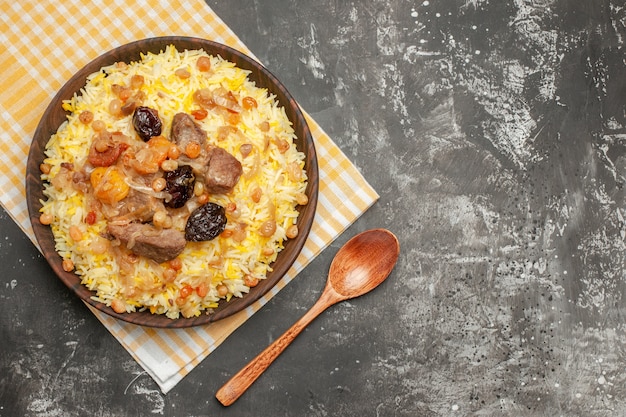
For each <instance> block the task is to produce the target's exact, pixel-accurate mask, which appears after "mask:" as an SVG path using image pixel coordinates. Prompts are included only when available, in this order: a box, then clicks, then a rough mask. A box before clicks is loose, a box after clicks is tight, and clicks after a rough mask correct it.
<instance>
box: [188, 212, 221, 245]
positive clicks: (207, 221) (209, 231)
mask: <svg viewBox="0 0 626 417" xmlns="http://www.w3.org/2000/svg"><path fill="white" fill-rule="evenodd" d="M225 228H226V211H225V210H224V207H222V206H220V205H219V204H215V203H206V204H205V205H202V206H200V207H198V208H197V209H195V210H194V211H192V212H191V215H189V218H188V219H187V225H186V226H185V239H186V240H187V241H188V242H204V241H206V240H212V239H215V238H216V237H217V236H219V234H220V233H222V232H223V231H224V229H225Z"/></svg>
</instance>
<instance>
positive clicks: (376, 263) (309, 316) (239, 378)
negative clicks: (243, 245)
mask: <svg viewBox="0 0 626 417" xmlns="http://www.w3.org/2000/svg"><path fill="white" fill-rule="evenodd" d="M399 254H400V244H399V243H398V239H397V238H396V237H395V236H394V234H393V233H391V232H390V231H388V230H385V229H373V230H368V231H365V232H362V233H360V234H358V235H356V236H354V237H353V238H352V239H350V240H349V241H348V242H347V243H346V244H345V245H344V246H343V247H342V248H341V249H339V251H338V252H337V254H336V255H335V258H334V259H333V261H332V263H331V264H330V271H329V273H328V281H327V282H326V287H325V288H324V291H323V292H322V294H321V296H320V298H319V299H318V300H317V302H316V303H315V304H314V305H313V307H311V309H310V310H309V311H308V312H307V313H306V314H305V315H304V316H302V318H301V319H300V320H298V321H297V322H296V323H294V325H293V326H291V328H289V329H288V330H287V331H286V332H285V333H283V335H282V336H280V337H279V338H278V339H276V340H275V341H274V342H273V343H272V344H271V345H269V346H268V347H267V348H265V350H264V351H262V352H261V353H259V355H258V356H257V357H256V358H254V359H253V360H252V361H250V363H248V364H247V365H246V366H245V367H244V368H242V369H241V370H240V371H239V372H237V373H236V374H235V375H234V376H233V377H232V378H231V379H230V380H229V381H228V382H226V383H225V384H224V386H222V388H220V389H219V390H218V391H217V394H216V395H215V397H216V398H217V399H218V401H219V402H221V403H222V404H223V405H225V406H228V405H231V404H232V403H234V402H235V401H236V400H237V399H238V398H239V397H240V396H241V395H242V394H243V393H244V392H245V391H246V390H247V389H248V388H249V387H250V385H252V383H253V382H254V381H256V379H257V378H258V377H259V376H260V375H261V374H262V373H263V372H264V371H265V370H266V369H267V368H268V367H269V366H270V364H271V363H272V362H273V361H274V359H276V358H277V357H278V355H280V354H281V353H282V351H283V350H285V348H286V347H287V346H289V344H290V343H291V342H292V341H293V340H294V339H295V338H296V336H298V334H300V332H302V330H304V328H305V327H306V326H307V325H308V324H309V323H311V322H312V321H313V319H315V318H316V317H317V316H319V315H320V313H322V312H323V311H324V310H326V309H327V308H328V307H330V306H332V305H333V304H336V303H338V302H339V301H344V300H348V299H350V298H355V297H358V296H360V295H363V294H365V293H367V292H369V291H371V290H373V289H374V288H376V287H377V286H378V285H379V284H380V283H381V282H383V281H384V280H385V279H386V278H387V277H388V276H389V274H390V273H391V270H392V269H393V267H394V265H395V264H396V261H397V260H398V256H399Z"/></svg>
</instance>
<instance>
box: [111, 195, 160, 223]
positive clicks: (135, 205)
mask: <svg viewBox="0 0 626 417" xmlns="http://www.w3.org/2000/svg"><path fill="white" fill-rule="evenodd" d="M116 209H117V215H116V216H115V218H116V220H122V219H123V220H127V221H129V222H133V221H139V222H141V223H145V222H149V221H150V220H152V216H153V215H154V213H155V212H157V211H159V210H165V206H164V205H163V200H161V199H160V198H156V197H153V196H151V195H148V194H146V193H142V192H141V191H137V190H134V189H131V190H130V192H129V193H128V196H127V197H126V198H125V199H123V200H121V201H120V202H119V203H117V206H116Z"/></svg>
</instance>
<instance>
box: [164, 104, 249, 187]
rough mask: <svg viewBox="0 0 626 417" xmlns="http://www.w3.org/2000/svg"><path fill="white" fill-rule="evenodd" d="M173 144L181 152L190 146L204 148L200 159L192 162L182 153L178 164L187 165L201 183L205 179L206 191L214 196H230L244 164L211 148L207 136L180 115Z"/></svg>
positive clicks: (218, 148)
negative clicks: (192, 144)
mask: <svg viewBox="0 0 626 417" xmlns="http://www.w3.org/2000/svg"><path fill="white" fill-rule="evenodd" d="M171 140H172V142H174V143H175V144H176V145H177V146H178V147H179V148H180V149H181V150H184V149H185V147H186V146H187V145H188V144H189V143H191V142H196V143H199V144H200V145H201V151H200V155H199V156H198V157H197V158H193V159H192V158H189V157H188V156H186V155H184V153H181V156H180V157H179V164H188V165H190V166H191V167H192V168H193V170H194V174H196V176H197V177H198V178H199V179H203V180H204V183H205V187H206V190H207V191H208V192H210V193H213V194H224V193H228V192H230V191H231V190H232V189H233V187H234V186H235V185H236V184H237V181H239V177H240V176H241V174H242V172H243V168H242V166H241V162H239V160H238V159H237V158H235V157H234V156H233V155H231V154H230V153H228V151H226V150H225V149H222V148H220V147H216V146H210V145H209V144H208V143H207V134H206V132H205V131H204V130H202V128H201V127H200V126H199V125H198V124H197V123H196V122H195V121H194V119H193V117H191V116H190V115H188V114H187V113H178V114H176V115H175V116H174V119H173V120H172V130H171Z"/></svg>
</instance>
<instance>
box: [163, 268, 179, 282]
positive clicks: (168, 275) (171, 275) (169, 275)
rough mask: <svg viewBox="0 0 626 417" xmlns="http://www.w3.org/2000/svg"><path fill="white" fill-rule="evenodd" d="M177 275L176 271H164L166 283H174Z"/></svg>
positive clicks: (170, 269) (168, 269)
mask: <svg viewBox="0 0 626 417" xmlns="http://www.w3.org/2000/svg"><path fill="white" fill-rule="evenodd" d="M177 274H178V272H177V271H176V270H175V269H172V268H165V270H164V271H163V280H164V281H165V282H174V280H175V279H176V275H177Z"/></svg>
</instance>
